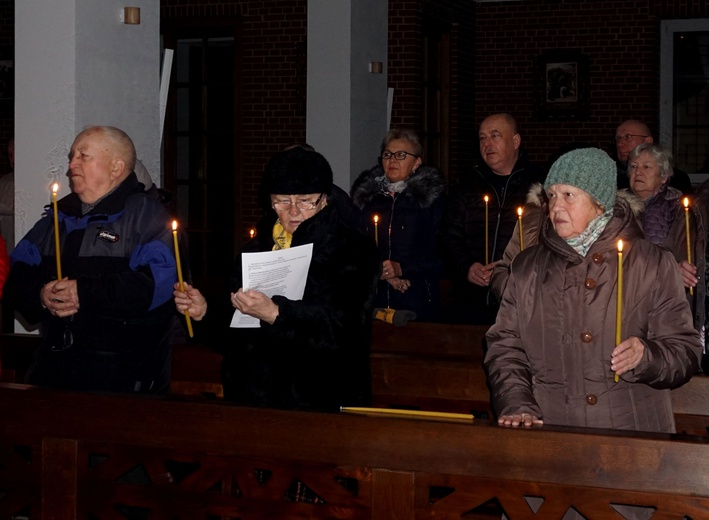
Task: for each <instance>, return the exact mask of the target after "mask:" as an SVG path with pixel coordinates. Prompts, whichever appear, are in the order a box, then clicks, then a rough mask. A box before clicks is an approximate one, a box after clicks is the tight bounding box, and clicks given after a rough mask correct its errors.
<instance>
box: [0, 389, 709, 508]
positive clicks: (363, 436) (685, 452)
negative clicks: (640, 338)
mask: <svg viewBox="0 0 709 520" xmlns="http://www.w3.org/2000/svg"><path fill="white" fill-rule="evenodd" d="M0 410H2V411H3V416H4V419H3V421H2V424H1V425H0V489H1V490H2V499H1V500H0V518H21V517H29V518H32V519H33V520H35V519H43V520H49V519H51V520H69V519H71V520H74V519H76V518H102V519H103V518H107V519H111V518H115V519H119V518H150V520H156V519H157V520H163V519H165V520H167V519H194V518H201V519H231V518H242V519H244V520H246V519H250V520H254V519H265V518H329V519H332V518H347V519H369V518H371V519H375V520H379V519H382V520H383V519H386V520H390V519H392V518H401V519H423V518H498V519H499V518H501V515H502V514H503V513H504V514H505V515H506V516H507V518H509V519H510V520H519V519H532V518H534V519H557V520H558V519H559V518H562V517H563V516H564V514H565V513H566V512H567V511H568V510H569V509H574V510H576V511H578V512H579V513H580V514H582V515H583V516H584V517H585V518H587V519H589V520H592V519H606V518H620V519H622V518H624V516H623V515H620V514H617V513H616V511H619V510H622V511H627V507H628V506H632V507H646V508H652V509H653V510H654V516H652V518H653V519H655V518H678V519H679V518H693V519H699V518H707V515H709V466H708V465H706V464H703V463H702V461H704V460H707V457H709V443H707V442H705V441H704V440H696V439H695V438H693V437H686V436H678V435H674V436H673V435H657V434H654V435H653V434H647V435H643V434H631V433H619V432H610V431H601V430H599V431H591V430H574V429H562V428H551V427H543V428H535V429H528V430H525V429H508V428H500V427H497V426H494V425H491V424H489V423H488V422H485V421H482V422H478V421H476V422H475V424H450V423H441V422H432V421H415V422H412V421H408V420H405V419H385V418H372V417H361V416H349V415H342V414H319V413H307V412H287V411H277V410H266V409H250V408H241V407H236V406H233V405H229V404H227V403H224V402H223V401H221V402H220V401H211V402H208V401H204V402H181V401H178V400H176V398H165V399H159V398H154V397H150V398H141V397H132V396H130V397H123V396H105V395H88V394H78V393H77V394H73V393H68V392H58V391H49V390H44V389H40V388H35V387H24V386H21V385H9V384H2V385H0ZM623 508H626V509H623Z"/></svg>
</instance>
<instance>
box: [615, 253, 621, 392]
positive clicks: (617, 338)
mask: <svg viewBox="0 0 709 520" xmlns="http://www.w3.org/2000/svg"><path fill="white" fill-rule="evenodd" d="M622 329H623V241H622V240H618V289H617V291H616V300H615V344H616V346H618V345H620V343H621V342H622V340H623V338H622V334H621V333H622ZM613 381H615V382H616V383H617V382H618V381H620V377H619V376H618V374H617V373H615V374H613Z"/></svg>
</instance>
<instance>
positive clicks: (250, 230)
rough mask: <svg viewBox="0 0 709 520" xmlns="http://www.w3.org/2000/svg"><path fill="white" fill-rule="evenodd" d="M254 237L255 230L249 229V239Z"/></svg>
mask: <svg viewBox="0 0 709 520" xmlns="http://www.w3.org/2000/svg"><path fill="white" fill-rule="evenodd" d="M254 236H256V230H255V229H254V228H251V229H249V238H254Z"/></svg>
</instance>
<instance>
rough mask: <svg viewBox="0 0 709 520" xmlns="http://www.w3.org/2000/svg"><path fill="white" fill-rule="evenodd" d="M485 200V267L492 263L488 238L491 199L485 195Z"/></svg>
mask: <svg viewBox="0 0 709 520" xmlns="http://www.w3.org/2000/svg"><path fill="white" fill-rule="evenodd" d="M483 198H484V199H485V265H487V264H489V263H490V248H489V246H488V242H489V240H490V238H489V237H488V226H489V225H488V216H487V215H488V213H487V212H488V203H489V202H490V197H488V196H487V195H485V196H484V197H483Z"/></svg>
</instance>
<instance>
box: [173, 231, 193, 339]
mask: <svg viewBox="0 0 709 520" xmlns="http://www.w3.org/2000/svg"><path fill="white" fill-rule="evenodd" d="M172 239H173V240H174V242H175V263H176V264H177V281H178V282H179V283H180V291H183V292H184V290H185V282H184V281H183V279H182V262H181V261H180V246H179V245H178V244H177V220H173V221H172ZM185 321H186V322H187V332H188V333H189V335H190V338H192V337H194V332H192V320H191V319H190V312H189V311H185Z"/></svg>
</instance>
